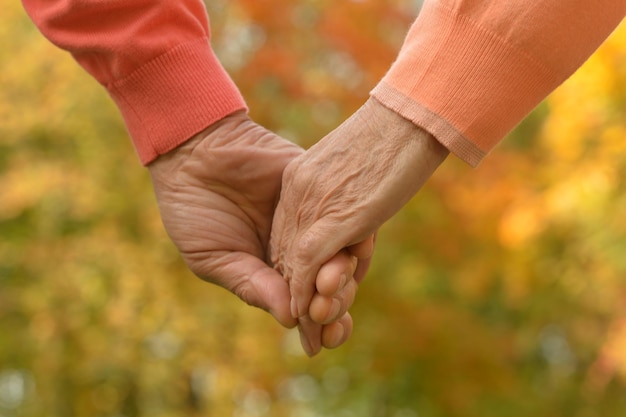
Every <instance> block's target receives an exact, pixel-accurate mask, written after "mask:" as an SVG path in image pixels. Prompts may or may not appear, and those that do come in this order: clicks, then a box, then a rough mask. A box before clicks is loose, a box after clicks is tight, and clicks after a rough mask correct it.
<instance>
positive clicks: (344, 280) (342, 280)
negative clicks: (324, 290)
mask: <svg viewBox="0 0 626 417" xmlns="http://www.w3.org/2000/svg"><path fill="white" fill-rule="evenodd" d="M347 282H348V276H347V275H346V274H341V276H340V277H339V288H338V289H337V291H339V290H341V289H343V287H345V286H346V284H347Z"/></svg>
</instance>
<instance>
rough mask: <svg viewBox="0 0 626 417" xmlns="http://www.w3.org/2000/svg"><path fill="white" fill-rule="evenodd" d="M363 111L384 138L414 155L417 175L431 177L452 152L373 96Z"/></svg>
mask: <svg viewBox="0 0 626 417" xmlns="http://www.w3.org/2000/svg"><path fill="white" fill-rule="evenodd" d="M361 110H362V111H363V112H364V115H365V117H366V118H367V119H368V120H371V121H373V123H375V124H376V125H377V128H378V129H379V131H381V132H384V138H385V140H388V141H391V142H394V143H396V144H397V145H396V146H399V147H402V148H403V149H404V151H405V152H408V153H410V154H411V156H412V158H411V159H412V161H413V163H414V164H416V166H415V168H416V169H417V172H415V173H416V174H418V177H424V176H425V177H426V178H427V177H430V175H431V174H432V173H433V172H434V171H435V170H436V169H437V167H438V166H439V165H441V163H442V162H443V161H444V160H445V159H446V157H447V156H448V155H449V154H450V151H449V150H448V149H447V148H446V147H445V146H444V145H442V144H441V143H440V142H439V141H438V140H437V139H436V138H435V137H434V136H433V135H431V134H430V133H429V132H428V131H426V130H425V129H423V128H421V127H420V126H418V125H417V124H415V123H413V122H412V121H410V120H409V119H406V118H404V117H402V116H401V115H400V114H399V113H397V112H395V111H393V110H391V109H389V108H388V107H386V106H385V105H383V104H382V103H381V102H380V101H378V100H377V99H376V98H374V97H370V98H369V99H368V100H367V101H366V102H365V104H364V105H363V107H362V108H361ZM416 179H418V180H419V178H416ZM420 182H421V181H420Z"/></svg>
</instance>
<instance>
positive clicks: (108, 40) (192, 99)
mask: <svg viewBox="0 0 626 417" xmlns="http://www.w3.org/2000/svg"><path fill="white" fill-rule="evenodd" d="M22 3H23V5H24V7H25V9H26V11H27V13H28V14H29V15H30V17H31V19H32V20H33V22H34V23H35V24H36V25H37V27H38V28H39V30H40V31H41V32H42V33H43V34H44V36H46V37H47V38H48V39H49V40H50V41H52V42H53V43H54V44H56V45H57V46H59V47H61V48H63V49H65V50H67V51H69V52H70V53H71V54H72V56H73V57H74V58H75V59H76V60H77V61H78V63H79V64H80V65H82V66H83V67H84V68H85V69H86V70H87V71H88V72H89V73H90V74H91V75H92V76H93V77H94V78H95V79H96V80H98V82H100V83H101V84H102V85H103V86H104V87H105V88H106V89H107V91H108V92H109V94H110V95H111V97H112V98H113V100H114V101H115V103H116V104H117V106H118V108H119V109H120V112H121V113H122V116H123V118H124V121H125V123H126V126H127V129H128V131H129V134H130V136H131V138H132V140H133V143H134V145H135V149H136V150H137V153H138V154H139V158H140V160H141V162H142V163H144V164H148V163H150V162H151V161H152V160H154V159H155V158H156V157H157V156H158V155H161V154H164V153H166V152H168V151H170V150H171V149H173V148H175V147H177V146H178V145H180V144H181V143H183V142H185V141H186V140H188V139H189V138H190V137H191V136H193V135H194V134H196V133H198V132H200V131H201V130H203V129H204V128H205V127H207V126H209V125H211V124H212V123H214V122H215V121H217V120H219V119H221V118H223V117H225V116H227V115H228V114H230V113H233V112H235V111H237V110H242V109H246V104H245V102H244V100H243V98H242V96H241V94H240V93H239V90H238V89H237V87H236V86H235V85H234V83H233V82H232V80H231V79H230V77H229V76H228V75H227V73H226V71H225V70H224V68H223V67H222V65H221V64H220V63H219V61H218V59H217V58H216V56H215V54H214V53H213V51H212V49H211V47H210V44H209V37H210V31H209V22H208V16H207V14H206V9H205V6H204V4H203V2H202V1H201V0H175V1H173V0H22Z"/></svg>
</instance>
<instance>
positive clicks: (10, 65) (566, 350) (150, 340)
mask: <svg viewBox="0 0 626 417" xmlns="http://www.w3.org/2000/svg"><path fill="white" fill-rule="evenodd" d="M208 3H209V4H208V8H209V12H210V15H211V21H212V27H213V45H214V47H215V49H216V51H217V53H218V55H219V56H220V57H221V59H222V60H223V62H224V64H225V66H226V67H227V68H228V70H229V72H230V73H231V75H232V76H233V78H234V79H235V80H236V82H237V84H238V85H239V86H240V88H241V90H242V92H243V94H244V96H245V97H246V99H247V101H248V103H249V106H250V108H251V111H250V113H251V116H252V117H253V118H254V119H255V120H256V121H258V122H259V123H261V124H263V125H265V126H266V127H268V128H270V129H272V130H275V131H277V132H278V133H280V134H281V135H283V136H284V137H286V138H289V139H291V140H293V141H295V142H297V143H299V144H301V145H302V146H304V147H308V146H310V145H311V144H313V143H315V141H316V140H317V139H319V138H321V137H322V136H324V135H325V134H326V133H327V132H329V131H330V130H332V129H333V128H334V127H336V126H337V125H338V124H339V123H341V121H342V120H344V119H345V118H346V117H347V116H348V115H350V114H351V113H352V112H353V111H354V110H355V109H357V108H358V107H359V106H360V105H361V104H362V103H363V102H364V101H365V100H366V98H367V95H368V92H369V91H370V89H371V88H372V87H373V86H374V85H375V84H376V82H377V81H378V79H379V78H380V77H381V76H382V75H383V74H384V72H385V71H386V69H387V68H388V66H389V65H390V63H391V62H392V60H393V59H394V56H395V54H396V52H397V51H398V49H399V47H400V44H401V42H402V39H403V37H404V34H405V33H406V31H407V29H408V27H409V25H410V23H411V22H412V20H413V19H414V17H415V15H416V13H417V12H418V10H419V7H420V2H419V1H416V0H386V1H383V0H360V1H356V0H353V1H340V2H338V1H332V0H298V1H292V0H236V1H234V0H231V1H226V0H212V1H210V2H208ZM0 4H1V6H2V7H1V9H2V14H0V39H2V40H3V46H2V48H0V86H1V88H0V417H17V416H20V417H34V416H47V417H48V416H50V417H56V416H58V417H70V416H71V417H73V416H76V417H82V416H89V417H100V416H101V417H139V416H141V417H161V416H163V417H165V416H168V417H177V416H219V417H223V416H233V417H261V416H275V417H362V416H367V417H369V416H371V417H474V416H476V417H492V416H493V417H496V416H498V417H500V416H506V417H516V416H520V417H521V416H524V417H526V416H531V415H532V416H534V417H559V416H563V417H565V416H567V417H600V416H608V417H614V416H615V417H618V416H623V415H626V414H625V413H626V27H625V26H624V24H622V25H621V27H620V28H618V30H617V31H616V32H615V33H614V34H613V35H612V37H611V38H610V39H609V40H608V41H607V42H606V43H605V44H604V45H603V46H602V47H601V49H600V50H599V51H598V52H597V53H596V54H595V55H594V56H593V57H592V58H591V59H590V60H589V61H588V62H587V63H586V64H585V66H584V67H583V68H582V69H581V70H580V71H578V72H577V73H576V74H575V75H574V76H573V77H572V78H571V79H570V80H569V81H567V82H566V83H565V84H564V85H563V86H562V87H561V88H559V89H558V90H557V91H555V92H554V93H553V94H552V95H551V96H550V97H549V98H548V99H547V100H546V101H545V102H544V103H542V104H541V105H540V106H539V107H538V108H537V109H536V110H535V111H534V112H533V113H532V114H531V115H530V116H529V117H528V118H527V119H526V120H525V121H524V122H523V123H522V124H521V125H520V126H519V127H518V128H517V129H516V130H515V131H514V132H513V133H512V134H511V135H510V137H509V138H508V139H507V140H506V141H505V142H504V143H503V144H502V145H501V146H499V147H498V148H497V149H496V151H494V152H493V153H492V154H491V155H490V156H489V157H488V158H487V159H486V160H485V161H484V162H483V163H482V164H481V166H480V167H479V168H478V169H472V168H470V167H469V166H467V165H465V164H464V163H462V162H460V161H459V160H457V159H456V158H454V157H450V158H448V160H447V161H446V162H445V163H444V165H443V166H442V167H441V168H440V169H439V170H438V171H437V173H435V175H434V177H433V178H432V179H431V180H430V181H429V183H428V185H427V186H426V187H425V188H424V189H423V190H422V191H421V192H420V193H419V194H418V196H417V197H416V198H414V199H413V200H412V201H411V202H410V203H409V204H408V205H407V206H406V207H405V208H404V209H403V210H402V211H401V212H400V213H398V215H396V216H395V217H394V218H393V219H392V220H391V221H390V222H389V223H388V224H386V225H385V227H384V228H383V229H382V230H381V232H380V235H379V239H378V245H377V246H378V247H377V253H376V255H375V258H374V262H373V265H372V268H371V272H370V274H369V276H368V278H367V279H366V281H365V282H364V284H363V285H362V286H361V289H360V291H359V294H358V298H357V302H356V304H355V306H354V308H353V310H352V312H353V317H354V320H355V330H354V334H353V337H352V338H351V340H350V341H349V342H348V343H346V345H344V346H343V347H341V348H339V349H337V350H334V351H325V352H323V353H322V354H321V355H319V356H318V357H316V358H314V359H308V358H306V357H305V356H304V355H303V353H302V351H301V349H300V347H299V342H298V336H297V333H294V332H292V331H286V330H283V329H282V328H280V326H279V325H278V324H276V323H275V322H274V320H273V319H272V318H271V317H270V316H269V315H268V314H266V313H264V312H262V311H260V310H256V309H253V308H250V307H247V306H245V305H244V304H243V303H242V302H240V301H239V300H238V299H236V298H235V297H234V296H232V295H230V294H229V293H227V292H226V291H224V290H222V289H220V288H218V287H215V286H212V285H209V284H206V283H204V282H202V281H200V280H199V279H197V278H195V277H194V276H193V275H192V274H191V273H190V272H189V271H188V270H187V269H186V267H185V265H184V264H183V262H182V261H181V259H180V257H179V256H178V254H177V252H176V250H175V248H174V247H173V245H172V244H171V243H170V241H169V239H168V238H167V236H166V235H165V232H164V230H163V228H162V226H161V222H160V218H159V215H158V212H157V207H156V204H155V200H154V197H153V194H152V189H151V185H150V181H149V177H148V172H147V170H146V169H145V168H143V167H142V166H141V165H140V164H139V162H138V159H137V158H136V156H135V153H134V150H133V149H132V146H131V143H130V140H129V139H128V137H127V134H126V132H125V128H124V126H123V124H122V121H121V118H120V116H119V114H118V113H117V110H116V108H115V107H114V106H113V104H112V102H111V100H110V99H109V98H108V96H107V95H106V93H105V91H104V89H102V88H101V87H100V86H99V85H98V84H97V83H96V82H95V81H93V80H92V79H91V78H90V77H89V76H87V75H86V73H84V72H83V70H81V69H80V68H79V67H78V66H77V65H76V64H75V63H74V61H73V60H72V59H71V58H70V57H69V56H68V54H66V53H64V52H62V51H60V50H58V49H56V48H55V47H53V46H52V45H51V44H49V43H48V42H47V41H46V40H45V39H43V37H42V36H41V35H40V34H39V33H38V32H37V30H36V29H35V27H34V26H33V25H32V23H31V22H30V21H29V19H28V18H27V16H26V15H25V13H24V12H23V10H22V9H21V5H20V3H19V2H17V1H12V0H0Z"/></svg>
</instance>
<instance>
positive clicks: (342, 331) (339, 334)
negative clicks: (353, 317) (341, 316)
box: [332, 323, 346, 348]
mask: <svg viewBox="0 0 626 417" xmlns="http://www.w3.org/2000/svg"><path fill="white" fill-rule="evenodd" d="M339 327H341V329H340V330H339V331H338V332H337V333H336V334H335V337H333V343H332V347H333V348H336V347H339V346H340V345H341V341H342V340H343V336H344V334H345V333H346V328H345V327H343V324H341V323H339Z"/></svg>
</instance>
